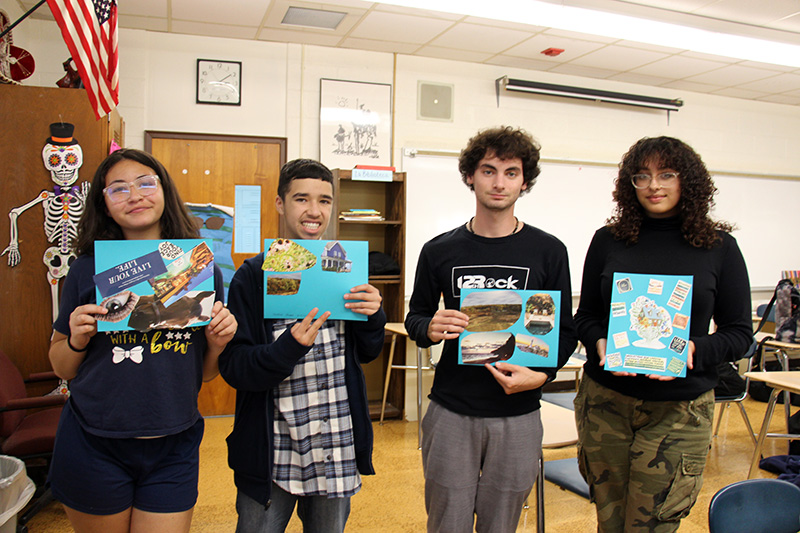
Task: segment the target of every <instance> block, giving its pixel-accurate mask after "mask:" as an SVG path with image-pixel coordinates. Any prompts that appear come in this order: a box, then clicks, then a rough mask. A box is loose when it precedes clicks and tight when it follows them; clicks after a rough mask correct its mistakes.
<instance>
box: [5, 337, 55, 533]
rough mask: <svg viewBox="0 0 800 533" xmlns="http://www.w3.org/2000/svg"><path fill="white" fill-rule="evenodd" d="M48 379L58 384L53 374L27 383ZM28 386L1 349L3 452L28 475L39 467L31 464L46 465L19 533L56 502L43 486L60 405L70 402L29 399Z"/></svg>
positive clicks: (32, 379)
mask: <svg viewBox="0 0 800 533" xmlns="http://www.w3.org/2000/svg"><path fill="white" fill-rule="evenodd" d="M48 380H56V381H57V380H58V378H57V377H56V376H55V373H53V372H42V373H39V374H32V375H31V376H30V378H29V379H28V380H27V383H31V382H34V381H48ZM25 383H26V381H25V380H23V379H22V374H20V372H19V370H17V367H16V366H14V363H12V362H11V359H9V358H8V356H7V355H6V354H5V353H4V352H3V351H2V350H0V453H3V454H5V455H11V456H14V457H17V458H18V459H22V460H23V461H24V462H25V463H26V465H28V472H29V473H30V472H31V471H32V469H35V468H36V466H37V465H36V464H31V462H34V463H35V462H36V461H38V462H40V463H41V462H44V469H45V471H44V473H43V475H42V476H41V478H42V479H41V482H42V484H40V486H39V487H37V491H36V494H35V497H37V499H36V501H35V503H34V504H33V505H32V506H31V507H30V509H28V510H27V511H26V512H25V513H24V514H23V515H22V516H20V517H19V519H18V521H17V526H18V531H27V528H25V524H26V523H27V522H28V521H29V520H30V519H31V518H32V517H33V515H35V514H36V513H37V512H39V510H41V509H42V508H43V507H44V506H45V505H47V504H48V503H50V502H51V501H52V499H53V498H52V495H51V494H50V490H49V489H48V490H44V488H43V486H42V485H43V481H44V478H45V477H46V474H47V469H48V468H49V464H50V457H51V456H52V454H53V444H54V443H55V438H56V428H57V427H58V419H59V418H60V417H61V407H60V406H62V405H63V404H64V403H65V402H66V401H67V397H66V396H64V395H63V394H56V395H52V396H39V397H31V398H29V397H27V392H26V390H25ZM53 406H58V408H54V409H40V410H37V411H35V412H33V413H29V412H28V409H39V408H45V407H53ZM29 475H30V474H29Z"/></svg>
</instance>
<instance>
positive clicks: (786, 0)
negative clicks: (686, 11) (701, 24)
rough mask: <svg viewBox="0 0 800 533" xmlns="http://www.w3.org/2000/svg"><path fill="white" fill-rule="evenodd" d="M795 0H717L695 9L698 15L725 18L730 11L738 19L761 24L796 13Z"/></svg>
mask: <svg viewBox="0 0 800 533" xmlns="http://www.w3.org/2000/svg"><path fill="white" fill-rule="evenodd" d="M797 11H798V6H797V0H769V1H768V2H756V1H753V0H719V1H717V2H711V3H709V4H708V5H706V6H703V7H700V8H698V9H696V10H695V11H694V12H695V13H696V14H698V15H703V16H706V17H713V18H719V19H726V18H728V17H729V16H730V14H731V13H733V14H735V17H736V19H737V20H739V21H742V22H744V21H747V22H748V23H750V24H753V25H763V24H767V23H770V22H774V21H776V20H780V19H782V18H784V17H787V16H790V15H793V14H795V13H797Z"/></svg>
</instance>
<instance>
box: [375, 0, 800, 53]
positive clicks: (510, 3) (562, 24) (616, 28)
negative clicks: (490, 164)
mask: <svg viewBox="0 0 800 533" xmlns="http://www.w3.org/2000/svg"><path fill="white" fill-rule="evenodd" d="M380 3H382V4H391V5H396V6H405V7H411V8H418V9H425V10H429V11H430V10H435V11H442V12H445V13H455V14H458V15H468V16H475V17H482V18H486V19H492V20H500V21H504V22H515V23H523V24H530V25H534V26H543V27H545V28H557V29H561V30H568V31H574V32H578V33H584V34H587V35H601V36H604V37H611V38H613V39H624V40H627V41H635V42H639V43H648V44H655V45H659V46H666V47H669V48H678V49H684V50H691V51H694V52H702V53H706V54H713V55H718V56H723V57H731V58H735V59H745V60H750V61H758V62H760V63H770V64H773V65H785V66H789V67H795V68H800V46H798V45H794V44H784V43H779V42H775V41H767V40H764V39H755V38H752V37H743V36H738V35H731V34H726V33H718V32H713V31H708V30H700V29H697V28H691V27H688V26H679V25H677V24H670V23H667V22H659V21H655V20H649V19H643V18H637V17H631V16H627V15H617V14H614V13H607V12H603V11H594V10H590V9H584V8H579V7H570V6H565V5H560V4H550V3H547V2H541V1H538V0H525V1H524V2H521V1H520V0H492V1H491V2H486V1H485V0H436V1H435V2H431V1H430V0H380Z"/></svg>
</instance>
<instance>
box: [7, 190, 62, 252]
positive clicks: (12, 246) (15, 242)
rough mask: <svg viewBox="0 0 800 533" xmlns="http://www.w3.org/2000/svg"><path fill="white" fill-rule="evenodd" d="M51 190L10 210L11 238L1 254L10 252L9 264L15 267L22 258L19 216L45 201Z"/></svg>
mask: <svg viewBox="0 0 800 533" xmlns="http://www.w3.org/2000/svg"><path fill="white" fill-rule="evenodd" d="M50 194H51V193H50V192H49V191H42V192H40V193H39V196H37V197H36V198H34V199H33V200H31V201H30V202H28V203H27V204H25V205H23V206H22V207H15V208H14V209H12V210H11V211H9V212H8V218H9V219H10V221H11V239H10V242H9V244H8V246H7V247H6V249H5V250H3V252H2V253H0V255H5V254H6V253H7V254H8V266H10V267H15V266H17V265H18V264H19V262H20V259H21V258H22V257H21V255H20V253H19V236H18V234H17V218H19V216H20V215H21V214H22V213H24V212H25V211H27V210H28V209H30V208H31V207H33V206H35V205H36V204H39V203H41V202H44V201H45V200H47V199H48V198H49V197H50Z"/></svg>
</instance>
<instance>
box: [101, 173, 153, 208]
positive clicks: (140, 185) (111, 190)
mask: <svg viewBox="0 0 800 533" xmlns="http://www.w3.org/2000/svg"><path fill="white" fill-rule="evenodd" d="M158 181H159V177H158V176H155V175H153V176H139V177H138V178H136V179H135V180H133V181H132V182H130V183H128V182H125V181H120V182H117V183H112V184H111V185H109V186H108V187H106V188H105V189H103V193H105V195H106V196H108V199H109V200H111V203H113V204H118V203H121V202H125V201H127V200H128V198H130V197H131V188H133V187H135V188H136V190H137V191H138V192H139V194H140V195H141V196H150V195H151V194H153V193H154V192H156V190H157V189H158Z"/></svg>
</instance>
